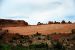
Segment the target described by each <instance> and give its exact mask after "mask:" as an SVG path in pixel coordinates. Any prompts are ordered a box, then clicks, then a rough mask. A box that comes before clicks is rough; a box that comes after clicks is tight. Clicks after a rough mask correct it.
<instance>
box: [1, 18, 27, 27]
mask: <svg viewBox="0 0 75 50" xmlns="http://www.w3.org/2000/svg"><path fill="white" fill-rule="evenodd" d="M27 25H28V23H27V22H25V21H24V20H11V19H0V26H1V27H13V26H27Z"/></svg>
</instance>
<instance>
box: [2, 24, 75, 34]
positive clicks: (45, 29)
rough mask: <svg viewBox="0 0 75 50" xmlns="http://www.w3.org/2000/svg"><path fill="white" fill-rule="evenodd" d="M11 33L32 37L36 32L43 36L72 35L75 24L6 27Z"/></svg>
mask: <svg viewBox="0 0 75 50" xmlns="http://www.w3.org/2000/svg"><path fill="white" fill-rule="evenodd" d="M3 29H8V30H9V32H10V33H20V34H22V35H30V34H34V33H36V32H39V33H43V34H51V33H53V32H60V33H70V32H71V30H72V29H75V24H49V25H38V26H25V27H5V28H3Z"/></svg>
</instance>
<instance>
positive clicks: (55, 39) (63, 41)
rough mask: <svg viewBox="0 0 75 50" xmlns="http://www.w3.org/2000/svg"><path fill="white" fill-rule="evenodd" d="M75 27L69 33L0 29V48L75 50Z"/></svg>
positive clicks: (13, 49)
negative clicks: (19, 31) (27, 33)
mask: <svg viewBox="0 0 75 50" xmlns="http://www.w3.org/2000/svg"><path fill="white" fill-rule="evenodd" d="M74 49H75V29H72V30H71V33H69V34H61V33H57V32H55V33H53V34H47V35H43V34H41V33H39V32H36V33H35V34H32V35H20V34H19V33H15V34H11V33H9V30H2V29H0V50H74Z"/></svg>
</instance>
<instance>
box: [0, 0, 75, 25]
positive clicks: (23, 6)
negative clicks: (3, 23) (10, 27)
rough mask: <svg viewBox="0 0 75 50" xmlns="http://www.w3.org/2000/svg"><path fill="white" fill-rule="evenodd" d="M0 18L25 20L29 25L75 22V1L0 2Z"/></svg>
mask: <svg viewBox="0 0 75 50" xmlns="http://www.w3.org/2000/svg"><path fill="white" fill-rule="evenodd" d="M0 18H1V19H15V20H25V21H26V22H28V23H29V24H37V22H43V23H47V22H48V21H62V20H66V21H69V20H70V21H72V22H75V0H0Z"/></svg>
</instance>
